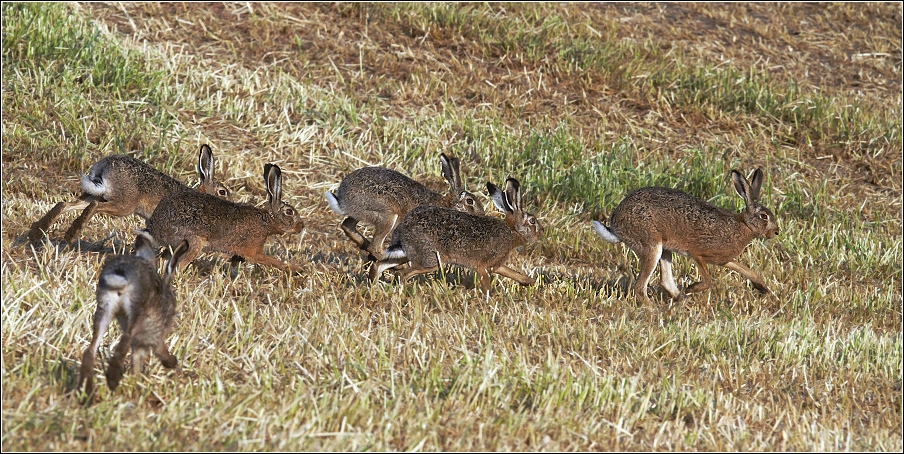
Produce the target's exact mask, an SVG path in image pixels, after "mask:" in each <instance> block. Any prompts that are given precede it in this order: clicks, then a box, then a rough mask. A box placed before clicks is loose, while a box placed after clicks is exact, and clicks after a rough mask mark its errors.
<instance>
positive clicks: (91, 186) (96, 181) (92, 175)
mask: <svg viewBox="0 0 904 454" xmlns="http://www.w3.org/2000/svg"><path fill="white" fill-rule="evenodd" d="M106 171H107V162H106V159H102V160H100V161H98V162H96V163H94V165H93V166H91V168H90V169H89V170H88V174H87V175H82V178H81V179H80V180H81V181H80V183H81V187H82V191H85V192H87V193H88V194H91V195H93V196H95V197H104V196H105V195H106V194H107V190H108V188H107V181H106V179H105V178H104V174H105V173H106Z"/></svg>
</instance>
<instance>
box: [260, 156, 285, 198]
mask: <svg viewBox="0 0 904 454" xmlns="http://www.w3.org/2000/svg"><path fill="white" fill-rule="evenodd" d="M264 181H265V182H266V184H267V199H268V200H269V201H270V205H271V206H274V205H275V204H278V203H279V201H280V200H281V197H282V171H281V170H279V166H278V165H275V164H270V163H267V164H264Z"/></svg>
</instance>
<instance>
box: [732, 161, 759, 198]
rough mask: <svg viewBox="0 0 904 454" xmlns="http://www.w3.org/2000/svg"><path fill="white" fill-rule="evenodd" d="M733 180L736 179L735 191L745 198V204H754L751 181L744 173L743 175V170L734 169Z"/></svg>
mask: <svg viewBox="0 0 904 454" xmlns="http://www.w3.org/2000/svg"><path fill="white" fill-rule="evenodd" d="M731 180H732V181H734V188H735V192H737V193H738V196H740V197H741V198H742V199H744V204H745V205H747V206H751V205H753V203H754V202H755V200H754V199H753V198H751V190H750V183H748V182H747V179H746V178H744V175H741V172H738V171H737V170H732V171H731Z"/></svg>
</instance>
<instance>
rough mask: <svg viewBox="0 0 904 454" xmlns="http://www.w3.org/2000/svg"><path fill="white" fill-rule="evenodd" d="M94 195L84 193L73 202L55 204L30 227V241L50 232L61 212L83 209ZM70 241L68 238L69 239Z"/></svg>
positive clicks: (91, 200) (28, 236) (28, 235)
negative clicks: (51, 225)
mask: <svg viewBox="0 0 904 454" xmlns="http://www.w3.org/2000/svg"><path fill="white" fill-rule="evenodd" d="M94 200H95V199H94V196H92V195H90V194H82V196H81V197H79V199H78V200H74V201H72V202H60V203H57V204H56V205H54V206H53V208H51V209H50V211H48V212H47V214H45V215H44V216H43V217H41V219H38V220H37V221H35V222H34V223H33V224H31V227H30V228H29V229H28V233H27V238H28V241H35V240H37V239H38V238H40V237H41V236H42V235H43V233H42V232H45V233H46V232H48V231H49V230H50V224H53V221H56V219H57V218H58V217H60V215H61V214H63V213H65V212H67V211H72V210H81V209H84V208H85V207H87V206H88V205H89V204H90V203H91V202H93V201H94ZM67 241H68V240H67Z"/></svg>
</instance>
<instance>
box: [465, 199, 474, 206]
mask: <svg viewBox="0 0 904 454" xmlns="http://www.w3.org/2000/svg"><path fill="white" fill-rule="evenodd" d="M465 203H467V204H468V205H472V206H473V205H474V199H465Z"/></svg>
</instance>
